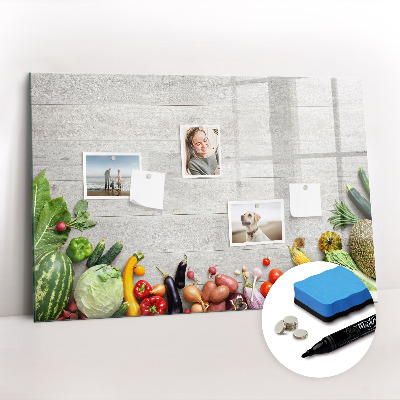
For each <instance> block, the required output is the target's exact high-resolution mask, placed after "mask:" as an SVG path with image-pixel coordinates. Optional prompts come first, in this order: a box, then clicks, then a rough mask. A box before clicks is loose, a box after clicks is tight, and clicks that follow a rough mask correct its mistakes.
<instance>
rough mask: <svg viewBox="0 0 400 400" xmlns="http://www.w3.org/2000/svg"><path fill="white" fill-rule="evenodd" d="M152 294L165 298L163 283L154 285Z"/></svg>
mask: <svg viewBox="0 0 400 400" xmlns="http://www.w3.org/2000/svg"><path fill="white" fill-rule="evenodd" d="M150 294H154V295H155V296H164V294H165V286H164V285H163V284H162V283H159V284H157V285H154V287H153V290H152V291H151V292H150Z"/></svg>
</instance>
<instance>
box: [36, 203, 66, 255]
mask: <svg viewBox="0 0 400 400" xmlns="http://www.w3.org/2000/svg"><path fill="white" fill-rule="evenodd" d="M60 221H63V222H65V223H66V224H67V225H68V222H69V221H71V214H70V213H69V211H68V210H67V203H66V202H65V201H64V198H63V197H58V198H56V199H53V200H50V201H48V202H47V203H46V204H45V205H44V207H43V209H42V212H41V213H40V217H39V222H38V224H37V229H36V231H35V236H34V248H35V256H36V255H38V254H40V253H42V252H44V251H48V250H57V249H58V248H59V247H60V246H62V245H63V244H65V242H66V241H67V239H68V234H69V232H70V228H67V229H66V230H65V231H64V232H59V231H57V230H56V229H54V227H55V226H56V225H57V223H58V222H60Z"/></svg>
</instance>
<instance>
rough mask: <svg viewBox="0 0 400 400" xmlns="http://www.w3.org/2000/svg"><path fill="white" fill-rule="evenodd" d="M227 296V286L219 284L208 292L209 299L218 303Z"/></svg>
mask: <svg viewBox="0 0 400 400" xmlns="http://www.w3.org/2000/svg"><path fill="white" fill-rule="evenodd" d="M228 296H229V288H228V286H225V285H221V286H218V287H217V288H215V289H214V290H212V291H211V292H210V301H212V302H213V303H220V302H221V301H223V300H225V299H226V298H227V297H228Z"/></svg>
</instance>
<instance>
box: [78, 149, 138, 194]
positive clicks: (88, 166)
mask: <svg viewBox="0 0 400 400" xmlns="http://www.w3.org/2000/svg"><path fill="white" fill-rule="evenodd" d="M132 170H141V157H140V154H136V153H83V177H84V191H85V193H84V198H85V199H87V198H98V199H99V198H101V199H110V198H124V197H129V194H130V183H131V172H132Z"/></svg>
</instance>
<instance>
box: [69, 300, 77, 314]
mask: <svg viewBox="0 0 400 400" xmlns="http://www.w3.org/2000/svg"><path fill="white" fill-rule="evenodd" d="M68 310H69V311H71V312H77V311H78V306H77V305H76V303H75V301H74V300H71V303H70V304H69V306H68Z"/></svg>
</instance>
